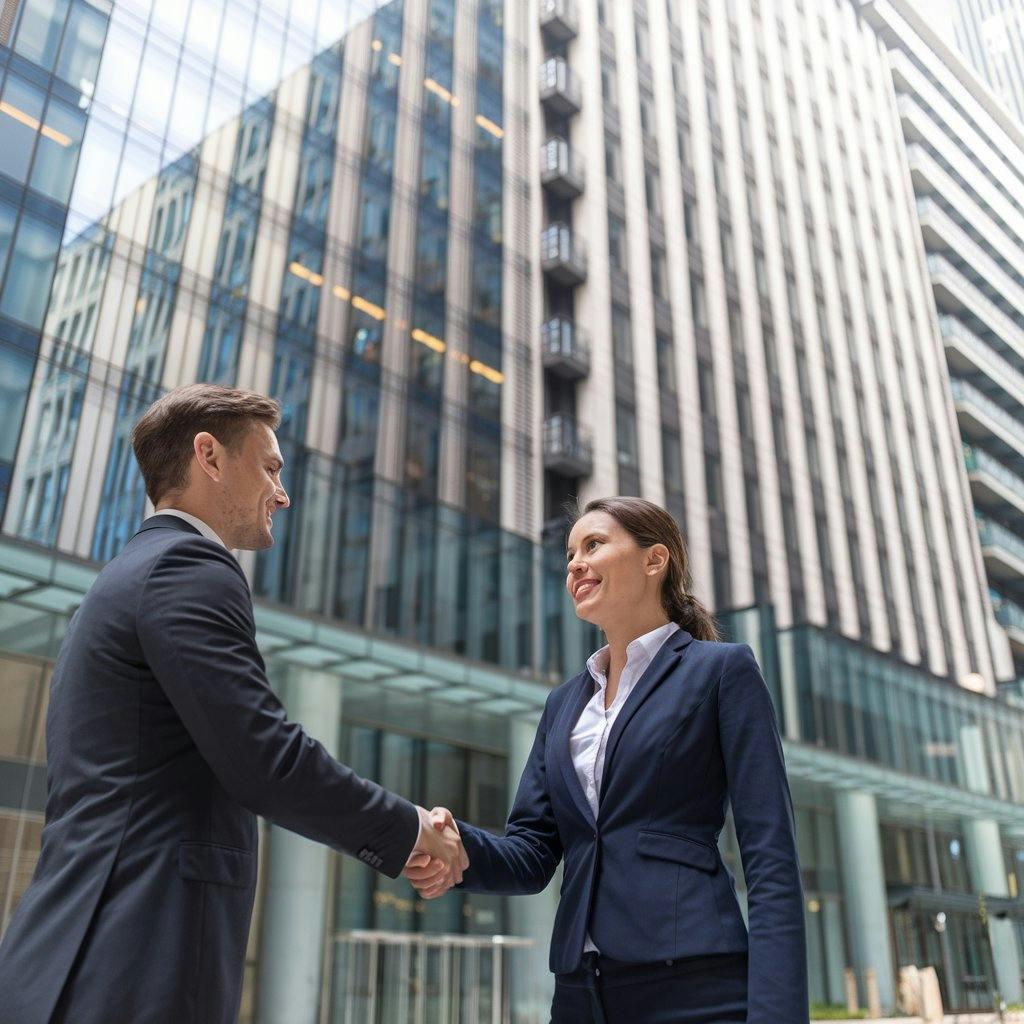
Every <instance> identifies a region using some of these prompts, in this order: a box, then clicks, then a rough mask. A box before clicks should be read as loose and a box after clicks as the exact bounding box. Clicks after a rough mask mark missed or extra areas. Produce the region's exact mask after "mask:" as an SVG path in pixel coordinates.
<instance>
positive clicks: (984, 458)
mask: <svg viewBox="0 0 1024 1024" xmlns="http://www.w3.org/2000/svg"><path fill="white" fill-rule="evenodd" d="M964 462H965V463H966V465H967V472H968V473H982V474H984V475H985V476H988V477H991V478H992V479H993V480H995V481H996V482H997V483H999V484H1002V486H1003V487H1005V488H1006V489H1007V490H1008V491H1011V492H1012V493H1013V494H1015V495H1018V496H1019V498H1020V501H1021V502H1022V503H1024V477H1021V476H1018V475H1017V474H1016V473H1014V472H1013V470H1011V469H1008V468H1007V467H1006V466H1004V465H1003V464H1002V463H1001V462H1000V461H999V460H998V459H995V458H993V457H992V456H991V455H989V453H988V452H986V451H984V450H983V449H981V448H977V447H975V446H974V445H969V444H965V445H964Z"/></svg>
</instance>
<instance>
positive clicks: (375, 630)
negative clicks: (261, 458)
mask: <svg viewBox="0 0 1024 1024" xmlns="http://www.w3.org/2000/svg"><path fill="white" fill-rule="evenodd" d="M3 11H4V15H3V19H2V20H0V26H2V31H3V33H4V36H3V40H2V41H3V43H4V48H3V49H2V50H0V68H2V70H0V75H2V76H3V77H2V81H0V140H2V142H3V144H2V145H0V175H2V177H0V226H2V225H5V224H6V225H9V227H8V228H7V229H6V230H5V231H4V232H3V233H0V261H4V262H0V267H6V277H2V276H0V364H2V365H3V367H4V370H3V381H4V383H3V390H2V391H0V423H3V425H4V430H3V433H2V437H0V460H2V465H3V467H4V471H3V476H2V477H0V487H2V494H3V497H2V504H3V508H2V515H3V519H2V537H0V548H2V558H0V563H2V565H0V573H2V574H0V586H2V588H3V589H2V591H0V650H2V652H3V653H2V662H0V665H2V667H0V701H2V706H3V709H4V713H3V715H2V716H0V721H2V722H3V723H4V724H3V726H2V727H0V728H2V731H0V743H2V746H0V806H2V810H0V854H2V857H3V858H4V859H3V860H2V861H0V865H6V868H5V870H3V871H2V872H0V898H2V904H0V905H2V906H3V921H4V922H5V921H6V920H8V919H9V915H10V913H11V912H12V910H13V906H14V904H15V902H16V900H17V899H18V897H19V895H20V893H21V892H22V891H23V890H24V887H25V885H26V884H27V880H28V875H29V873H30V871H31V867H32V864H33V862H34V858H35V855H36V851H37V849H38V841H39V831H40V829H41V824H42V821H41V810H42V806H43V802H44V800H45V771H44V761H45V751H44V746H43V737H42V724H43V715H44V710H45V698H46V684H47V679H48V674H49V671H50V668H51V666H52V659H53V657H54V654H55V652H56V649H57V647H58V645H59V642H60V638H61V636H62V633H63V630H64V628H65V627H66V623H67V619H68V617H69V615H70V613H71V612H72V611H73V609H74V607H75V605H76V604H77V602H78V601H79V600H80V598H81V595H82V593H83V592H84V591H85V589H86V588H87V587H88V585H89V582H90V580H91V579H92V578H93V576H94V575H95V572H96V570H97V567H98V566H99V565H100V564H102V562H103V561H105V560H106V559H108V558H109V557H111V556H112V555H113V554H115V553H116V552H117V551H118V550H119V548H120V547H121V546H122V545H123V544H124V543H125V541H126V540H127V538H128V537H130V536H131V534H132V532H133V531H134V529H135V528H136V526H137V524H138V522H139V521H140V519H141V518H142V517H143V516H144V515H145V513H146V511H147V510H146V503H145V497H144V494H143V492H142V488H141V482H140V480H139V477H138V474H137V471H136V470H135V467H134V463H133V460H132V457H131V452H130V448H129V445H128V435H129V432H130V429H131V425H132V423H133V421H134V419H135V418H136V417H137V416H138V415H139V413H140V412H141V410H142V409H144V408H145V406H146V405H147V404H148V403H149V402H150V401H151V400H152V399H153V398H154V397H155V396H156V395H158V394H159V393H161V391H163V390H165V389H167V388H170V387H173V386H175V385H177V384H180V383H184V382H187V381H192V380H200V379H201V380H212V381H221V382H225V383H232V384H238V385H240V386H245V387H252V388H256V389H258V390H262V391H266V392H269V393H271V394H273V395H275V396H276V397H278V398H279V399H280V400H281V402H282V405H283V408H284V414H285V418H284V422H283V424H282V428H281V431H280V441H281V446H282V450H283V452H284V455H285V459H286V462H287V468H286V471H285V482H286V484H287V486H288V488H289V491H290V493H291V495H292V499H293V508H292V509H291V510H290V511H289V512H287V513H286V514H285V515H283V516H281V517H279V525H277V527H276V529H275V534H276V536H277V543H276V545H275V547H274V548H273V549H271V550H270V551H268V552H265V553H261V554H260V555H259V556H254V555H249V554H243V555H242V556H241V559H240V560H241V561H242V564H243V566H244V568H245V569H246V571H247V573H248V574H249V576H250V579H251V580H252V582H253V589H254V595H255V598H256V620H257V628H258V633H259V640H260V643H261V645H262V648H263V650H264V652H265V654H266V659H267V664H268V672H269V674H270V677H271V680H272V682H273V683H274V685H275V687H277V688H278V689H279V691H280V692H281V693H282V695H283V697H284V700H285V703H286V705H287V706H288V707H289V709H290V711H291V713H292V714H293V716H294V717H296V718H298V719H299V720H301V721H304V722H306V723H307V724H308V725H309V727H310V729H311V731H312V732H313V733H314V734H315V735H317V736H318V738H320V739H322V740H323V741H324V742H325V743H326V744H327V745H328V747H329V749H331V750H332V751H334V752H336V753H337V754H338V755H339V756H340V757H342V758H344V759H346V760H347V761H348V762H349V763H351V764H352V765H353V766H354V767H355V768H356V769H357V770H359V771H361V772H363V773H365V774H368V775H371V776H373V777H375V778H379V779H380V780H381V781H382V782H384V783H385V784H386V785H389V786H391V787H392V788H395V789H398V790H399V791H401V792H403V793H405V794H406V795H408V796H410V797H411V798H413V799H416V800H418V801H421V802H425V803H427V804H428V805H429V804H435V803H442V804H448V805H450V806H452V807H453V808H455V809H456V810H457V811H459V813H460V814H461V815H462V816H464V817H466V818H469V819H470V820H474V821H477V822H479V823H480V824H482V825H485V826H488V827H493V828H500V827H501V824H502V821H503V819H504V815H505V812H506V809H507V806H508V802H509V799H510V793H511V791H512V789H513V787H514V785H515V781H516V779H517V778H518V774H519V771H520V768H521V765H522V763H523V760H524V759H525V756H526V752H527V751H528V749H529V746H530V743H531V742H532V735H533V728H534V724H535V722H536V717H537V714H538V712H539V709H540V707H541V705H542V703H543V700H544V697H545V695H546V693H547V690H548V687H549V686H550V685H552V684H553V683H557V682H558V681H560V680H561V679H563V678H565V677H566V676H568V675H570V674H573V673H575V672H576V671H578V669H579V666H580V665H581V664H582V661H583V659H584V658H585V656H586V655H587V654H588V653H589V652H590V651H591V650H593V649H594V647H595V646H596V645H597V644H598V643H599V639H598V638H597V637H596V636H595V635H594V632H593V630H592V629H590V628H589V627H584V626H582V625H581V624H580V623H579V622H578V621H577V620H576V619H575V616H574V615H573V612H572V609H571V606H570V605H569V602H568V599H567V597H566V595H565V593H564V590H563V584H564V558H565V553H564V532H563V531H564V526H563V521H562V519H561V514H562V506H563V503H564V502H565V501H566V500H567V499H569V498H571V497H574V496H580V497H582V498H584V499H587V498H589V497H594V496H598V495H603V494H608V493H635V494H642V495H643V496H645V497H648V498H651V499H652V500H655V501H659V502H662V503H664V504H665V506H666V507H667V508H668V509H669V510H670V511H671V512H672V514H673V515H674V516H675V517H676V519H677V521H678V522H679V523H680V525H681V526H682V527H683V529H684V532H685V534H686V537H687V540H688V543H689V547H690V552H691V557H692V561H693V569H694V577H695V584H696V590H697V593H698V594H699V596H701V597H702V598H703V599H705V600H706V601H707V602H708V603H710V604H712V605H713V607H714V608H715V610H716V613H717V614H718V615H719V616H720V618H721V621H722V623H723V626H724V627H725V630H726V632H727V634H728V636H729V637H730V638H733V639H736V640H741V641H743V642H748V643H750V644H751V645H752V646H753V647H754V650H755V652H756V653H757V655H758V657H759V660H760V661H761V663H762V665H763V667H764V671H765V675H766V678H767V681H768V683H769V686H770V688H771V690H772V693H773V696H774V698H775V701H776V706H777V711H778V714H779V719H780V725H781V728H782V732H783V735H784V740H785V746H786V755H787V761H788V764H789V768H790V773H791V779H792V785H793V790H794V796H795V799H796V804H797V824H798V832H799V840H800V847H801V857H802V864H803V868H804V880H805V886H806V890H807V927H808V939H809V949H810V952H811V965H810V971H811V991H812V996H813V998H814V999H815V1000H816V1001H819V1002H832V1003H839V1002H843V1001H844V999H845V985H844V975H843V972H844V969H845V968H846V967H851V968H853V969H854V970H855V971H856V972H857V975H858V977H859V979H860V982H861V986H862V990H861V991H862V998H865V997H866V995H867V988H866V982H865V980H864V979H865V972H866V971H868V970H870V969H873V970H874V972H875V975H876V978H877V981H878V988H879V992H880V996H881V1000H882V1002H883V1005H885V1006H891V1005H892V1004H893V1002H894V999H895V980H894V979H895V972H896V969H897V968H898V967H899V966H900V965H901V964H903V963H909V962H918V963H926V962H929V963H935V964H936V966H937V967H938V968H939V971H940V976H941V978H942V983H943V986H944V991H945V994H946V1001H947V1005H950V1006H959V1007H969V1006H981V1005H985V1006H987V1005H990V1004H989V998H990V990H991V989H993V988H995V987H998V988H999V989H1000V991H1002V992H1003V993H1004V994H1006V995H1008V996H1009V997H1011V998H1012V997H1013V996H1014V993H1015V991H1016V997H1017V998H1019V985H1020V962H1021V960H1020V956H1021V927H1020V923H1019V922H1020V920H1021V917H1022V914H1024V912H1022V909H1021V904H1020V901H1019V898H1018V891H1019V890H1018V886H1019V883H1020V882H1024V767H1022V766H1024V711H1022V710H1021V709H1020V708H1018V707H1015V706H1013V705H1011V704H1010V703H1008V702H1005V701H1002V700H998V699H997V689H998V686H997V684H998V683H999V682H1001V681H1002V680H1004V679H1006V678H1009V677H1010V676H1011V675H1012V674H1013V671H1014V669H1013V661H1012V656H1011V655H1012V647H1011V646H1010V645H1009V642H1008V639H1007V632H1006V630H1005V628H1004V626H1003V625H1002V624H1001V622H1000V621H997V620H998V617H999V616H1000V615H1001V614H1002V615H1003V617H1004V618H1005V613H1001V612H1000V610H999V607H997V608H995V609H994V608H993V598H992V596H991V594H990V582H991V581H990V578H989V574H987V571H986V567H987V566H988V565H989V562H990V560H991V555H990V553H989V550H988V547H987V546H983V541H979V534H978V528H977V526H976V521H975V513H974V507H975V504H974V502H975V501H976V499H977V495H976V494H974V493H973V488H972V479H971V478H970V477H969V473H968V467H967V466H965V464H964V461H963V454H962V448H961V442H960V436H959V432H958V415H961V416H962V414H961V413H960V404H959V400H957V403H956V404H955V401H954V399H955V394H954V392H953V391H952V390H951V379H950V373H951V371H950V368H949V366H951V365H952V362H951V363H950V364H949V366H948V365H947V361H946V354H947V349H948V344H947V345H945V346H944V340H945V335H944V334H942V333H941V332H940V320H939V318H938V314H937V311H936V291H935V290H934V289H933V281H932V278H931V277H930V275H929V263H928V259H929V258H930V257H929V253H931V252H932V250H931V249H929V250H927V251H926V248H925V243H924V242H923V241H922V232H921V227H920V222H919V219H918V214H917V208H916V205H915V196H914V193H913V191H912V188H911V176H910V162H909V158H908V151H907V148H906V146H905V143H904V132H903V128H904V126H905V120H904V119H902V112H903V107H902V106H901V104H902V103H903V100H902V99H898V98H897V91H898V85H897V83H896V80H895V78H894V74H893V67H894V64H893V59H892V53H891V50H892V44H891V41H890V40H889V39H888V37H887V35H886V32H885V30H884V29H883V27H882V26H881V24H880V22H879V20H878V17H875V16H874V15H872V16H870V17H869V16H868V15H867V13H866V12H865V11H862V10H861V4H860V3H854V2H852V0H822V2H821V3H813V4H812V3H809V2H807V0H730V2H729V3H726V4H723V5H712V4H710V3H707V2H699V0H698V2H689V0H687V2H682V0H668V2H667V3H666V2H665V0H637V2H636V3H618V2H612V0H593V2H577V3H572V2H570V0H538V2H536V3H533V2H531V3H527V4H519V3H512V2H509V3H504V4H503V3H502V2H501V0H429V2H427V0H424V2H421V3H416V2H413V0H392V2H391V3H387V4H383V5H376V4H373V3H368V2H366V3H360V2H355V0H353V2H351V3H348V4H341V5H338V4H327V3H322V4H319V5H298V4H292V3H287V2H285V0H280V2H276V3H268V2H256V0H234V2H232V3H231V4H227V5H217V4H213V3H212V2H211V0H192V2H191V3H190V4H187V5H185V4H183V5H160V4H157V3H151V2H147V0H132V2H126V3H117V4H114V5H109V4H107V5H101V4H94V3H90V2H88V0H73V2H71V3H50V2H44V0H17V2H12V0H8V2H7V3H6V4H5V6H4V8H3ZM83 26H88V27H83ZM80 45H81V46H82V47H91V48H90V49H88V50H87V52H88V60H87V59H86V57H85V56H81V57H78V56H74V54H77V52H78V50H77V47H79V46H80ZM69 48H70V49H69ZM83 52H85V51H83ZM65 115H67V118H66V119H64V120H62V118H63V117H64V116H65ZM40 224H41V225H42V226H39V225H40ZM0 274H2V271H0ZM1012 341H1013V339H1012V337H1011V338H1010V339H1009V342H1008V343H1012ZM958 379H959V378H958ZM965 379H966V378H965ZM968 383H970V381H968ZM990 448H991V446H990ZM989 454H990V455H993V457H998V454H999V453H998V452H993V451H991V450H990V451H989ZM1004 461H1005V460H1004ZM1007 515H1008V514H1004V513H1000V514H999V515H997V516H994V517H993V519H994V521H998V522H1000V523H1001V524H1003V525H1004V526H1005V527H1006V528H1007V529H1011V528H1012V527H1013V520H1012V519H1009V518H1007ZM1008 596H1009V595H1008ZM1000 607H1001V606H1000ZM266 832H267V835H266V836H265V840H266V841H265V842H264V844H263V847H264V850H265V851H266V852H267V854H268V856H267V857H266V858H265V861H264V864H263V869H262V871H261V875H260V883H259V895H258V903H257V914H256V918H255V921H254V928H253V933H252V937H251V942H250V953H249V962H248V965H247V984H246V991H245V1006H244V1008H243V1009H244V1016H245V1019H247V1020H249V1019H252V1020H260V1021H278V1020H288V1021H299V1020H302V1021H307V1020H308V1021H312V1020H315V1019H319V1015H320V1014H321V1013H323V1014H326V1016H327V1017H328V1019H331V1020H336V1021H346V1022H347V1021H349V1020H351V1021H360V1022H361V1021H364V1020H375V1019H376V1020H381V1021H404V1020H406V1019H409V1018H410V1016H411V1015H412V1014H413V1013H415V1012H419V1007H420V1006H422V1012H423V1013H424V1015H425V1017H424V1019H426V1020H445V1021H447V1020H449V1019H465V1020H477V1019H491V1018H490V1015H491V1013H492V1011H493V1012H501V1011H502V1010H503V1009H504V1008H505V1007H507V1008H508V1011H509V1013H510V1014H511V1015H512V1016H511V1019H513V1020H517V1021H527V1020H531V1019H534V1017H536V1018H537V1019H540V1018H541V1016H542V1014H543V1012H544V1000H545V998H546V992H547V991H548V988H547V987H548V985H549V979H548V977H547V976H546V974H545V966H544V965H545V961H546V949H545V948H544V946H545V944H546V932H547V931H548V930H549V929H550V920H551V913H552V906H553V901H554V899H555V898H556V896H555V895H553V894H552V893H550V892H549V893H547V894H544V895H542V896H540V897H535V898H534V897H531V898H530V899H529V900H513V899H503V898H497V897H479V896H465V895H461V894H459V895H450V896H448V897H446V898H445V899H444V900H440V901H438V902H436V903H431V904H429V905H424V904H422V903H420V902H419V901H417V900H416V899H415V898H414V894H413V893H412V891H411V890H410V889H409V888H408V886H407V885H405V884H404V883H403V882H401V881H398V882H392V881H390V880H388V879H385V878H383V877H381V876H378V875H376V874H375V873H373V872H372V871H370V869H368V868H366V867H365V866H364V865H362V864H359V863H357V862H356V861H354V860H352V859H347V858H341V857H338V856H337V855H335V854H333V853H329V852H328V851H326V850H323V849H320V848H317V847H314V846H312V845H311V844H309V843H307V842H305V841H304V840H300V839H297V838H295V837H293V836H291V835H290V834H287V833H284V832H282V831H279V830H276V829H273V828H267V829H266ZM722 846H723V854H724V856H725V859H726V862H727V864H728V865H729V866H730V868H731V869H732V870H734V871H735V872H736V873H737V874H738V875H739V876H740V881H742V873H741V864H740V858H739V853H738V850H737V844H736V840H735V837H734V836H733V835H732V833H731V830H727V832H726V834H725V835H724V836H723V840H722ZM740 889H741V892H742V885H741V886H740ZM979 897H983V899H982V906H983V907H984V908H985V915H987V916H985V917H984V918H982V917H979V914H978V906H979ZM938 914H944V915H945V917H944V918H943V921H944V930H943V931H941V932H940V931H936V929H935V922H936V920H937V917H936V915H938ZM0 927H2V924H0ZM507 935H511V936H516V937H518V938H517V939H511V940H509V941H505V940H504V939H503V940H501V941H496V940H495V939H494V938H493V937H494V936H507ZM531 943H532V945H531ZM410 977H412V978H413V979H414V982H413V983H411V984H410V983H409V982H408V979H409V978H410ZM1015 984H1016V986H1017V989H1016V990H1015V989H1014V985H1015ZM456 1014H461V1017H459V1016H456ZM531 1015H534V1016H531Z"/></svg>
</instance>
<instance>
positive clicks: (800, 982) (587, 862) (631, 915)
mask: <svg viewBox="0 0 1024 1024" xmlns="http://www.w3.org/2000/svg"><path fill="white" fill-rule="evenodd" d="M593 694H594V685H593V678H592V677H591V676H590V674H589V672H587V671H584V672H582V673H581V674H580V675H578V676H575V677H574V678H572V679H570V680H569V681H568V682H566V683H563V684H562V685H561V686H560V687H558V688H557V689H555V690H553V691H552V693H551V695H550V696H549V697H548V700H547V704H546V706H545V708H544V713H543V715H542V716H541V720H540V725H539V727H538V729H537V737H536V739H535V741H534V744H533V749H532V751H531V753H530V756H529V759H528V761H527V764H526V769H525V770H524V772H523V776H522V780H521V781H520V783H519V790H518V792H517V794H516V798H515V802H514V804H513V807H512V811H511V813H510V815H509V819H508V825H507V827H506V829H505V834H504V836H494V835H491V834H490V833H488V832H484V831H482V830H481V829H478V828H475V827H473V826H472V825H469V824H466V823H464V822H461V821H460V822H459V828H460V830H461V832H462V837H463V842H464V844H465V847H466V852H467V853H468V855H469V861H470V865H469V870H468V871H467V872H466V873H465V875H464V877H463V888H465V889H468V890H469V891H476V892H499V893H510V894H512V893H533V892H540V891H541V890H542V889H543V888H544V887H545V886H546V885H547V884H548V882H549V881H550V879H551V876H552V874H553V873H554V871H555V868H556V866H557V865H558V862H559V861H560V860H561V859H562V858H563V857H564V859H565V872H564V877H563V881H562V890H561V898H560V900H559V904H558V910H557V913H556V915H555V926H554V933H553V935H552V937H551V969H552V971H554V972H555V973H556V974H559V973H564V972H568V971H573V970H575V969H576V968H578V967H579V966H580V962H581V957H582V953H583V945H584V941H585V938H586V935H587V932H588V931H589V933H590V935H591V937H592V938H593V940H594V943H595V944H596V946H597V948H598V949H599V950H600V951H601V953H602V954H603V955H604V956H607V957H610V958H611V959H614V960H623V961H628V962H632V963H654V962H656V961H664V960H677V959H681V958H683V957H691V956H700V955H704V954H715V953H747V954H748V957H749V959H748V986H747V988H748V992H747V1006H748V1016H747V1021H748V1024H806V1022H807V1020H808V993H807V963H806V949H805V938H804V915H803V894H802V889H801V883H800V869H799V864H798V861H797V850H796V837H795V830H794V825H793V807H792V801H791V799H790V793H789V786H788V783H787V781H786V770H785V765H784V763H783V756H782V744H781V741H780V739H779V732H778V727H777V725H776V721H775V712H774V709H773V707H772V703H771V698H770V696H769V693H768V688H767V687H766V686H765V683H764V680H763V678H762V677H761V672H760V670H759V669H758V666H757V662H756V661H755V659H754V655H753V653H752V651H751V650H750V648H749V647H748V646H746V645H745V644H744V645H738V644H725V643H711V642H706V641H701V640H694V639H693V638H692V637H691V636H690V634H689V633H687V632H685V631H684V630H680V631H679V632H677V633H675V634H673V635H672V636H670V637H669V638H668V639H667V640H666V641H665V644H664V645H663V646H662V648H661V650H660V651H659V652H658V654H657V655H656V656H655V658H654V660H653V661H652V662H651V664H650V666H649V667H648V669H647V671H646V672H645V674H644V675H643V676H642V677H641V678H640V680H639V681H638V682H637V684H636V687H635V688H634V690H633V692H632V693H630V694H629V696H628V697H627V698H626V701H625V704H624V705H623V707H622V709H621V710H620V711H619V714H618V717H617V718H616V719H615V723H614V725H613V726H612V729H611V733H610V734H609V737H608V744H607V749H606V756H605V767H604V776H603V778H602V782H601V792H600V794H599V797H600V803H599V813H598V816H597V819H596V820H595V819H594V815H593V813H592V812H591V809H590V805H589V804H588V802H587V799H586V796H585V795H584V793H583V789H582V787H581V786H580V783H579V779H578V777H577V775H576V769H575V768H574V767H573V762H572V756H571V754H570V748H569V735H570V733H571V732H572V728H573V726H574V725H575V724H576V721H577V720H578V718H579V717H580V714H581V713H582V711H583V708H584V707H585V706H586V704H587V701H589V700H590V699H591V698H592V697H593ZM730 800H731V802H732V811H733V819H734V821H735V824H736V833H737V837H738V839H739V845H740V853H741V856H742V860H743V872H744V876H745V878H746V882H747V893H748V897H747V898H748V919H749V936H748V933H747V928H746V926H745V925H744V922H743V917H742V915H741V913H740V908H739V905H738V903H737V900H736V888H735V884H734V882H733V878H732V875H731V873H730V872H729V871H728V869H727V868H726V867H725V865H724V864H723V862H722V858H721V856H720V854H719V851H718V845H717V841H718V836H719V833H720V832H721V830H722V826H723V823H724V819H725V813H726V807H727V804H728V802H729V801H730Z"/></svg>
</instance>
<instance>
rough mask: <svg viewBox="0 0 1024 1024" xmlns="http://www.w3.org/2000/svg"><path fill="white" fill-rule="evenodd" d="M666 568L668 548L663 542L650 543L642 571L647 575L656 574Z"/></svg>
mask: <svg viewBox="0 0 1024 1024" xmlns="http://www.w3.org/2000/svg"><path fill="white" fill-rule="evenodd" d="M667 568H668V548H667V547H665V545H664V544H652V545H651V546H650V547H649V548H648V549H647V556H646V558H645V560H644V571H645V572H646V573H647V575H648V576H657V575H658V574H659V573H662V572H664V571H665V570H666V569H667Z"/></svg>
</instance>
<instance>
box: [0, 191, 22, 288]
mask: <svg viewBox="0 0 1024 1024" xmlns="http://www.w3.org/2000/svg"><path fill="white" fill-rule="evenodd" d="M17 219H18V208H17V207H16V206H15V205H14V204H13V203H8V202H5V201H4V200H2V199H0V284H2V283H3V280H4V269H5V268H6V266H7V254H8V252H10V249H11V239H12V238H13V237H14V222H15V221H16V220H17Z"/></svg>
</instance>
